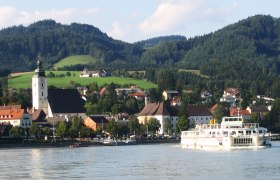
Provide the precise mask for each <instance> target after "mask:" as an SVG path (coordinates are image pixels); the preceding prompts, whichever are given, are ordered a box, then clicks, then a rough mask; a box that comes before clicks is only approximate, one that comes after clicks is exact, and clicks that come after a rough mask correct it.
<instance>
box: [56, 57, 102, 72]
mask: <svg viewBox="0 0 280 180" xmlns="http://www.w3.org/2000/svg"><path fill="white" fill-rule="evenodd" d="M95 62H96V60H95V59H94V58H92V57H91V56H89V55H74V56H69V57H66V58H63V59H62V60H60V61H59V62H58V63H55V64H54V66H53V68H54V69H58V68H63V67H65V66H76V65H78V64H80V65H86V64H89V63H95Z"/></svg>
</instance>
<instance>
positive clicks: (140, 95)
mask: <svg viewBox="0 0 280 180" xmlns="http://www.w3.org/2000/svg"><path fill="white" fill-rule="evenodd" d="M130 96H132V97H134V98H135V99H136V100H138V101H143V100H144V98H145V97H146V96H145V94H143V93H141V92H136V93H134V94H131V95H130Z"/></svg>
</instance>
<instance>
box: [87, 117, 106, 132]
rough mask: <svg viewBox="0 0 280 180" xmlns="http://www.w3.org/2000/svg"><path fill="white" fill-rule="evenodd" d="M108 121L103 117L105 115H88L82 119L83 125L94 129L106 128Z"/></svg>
mask: <svg viewBox="0 0 280 180" xmlns="http://www.w3.org/2000/svg"><path fill="white" fill-rule="evenodd" d="M108 123H109V121H108V120H107V119H106V118H105V116H88V117H87V118H85V119H84V125H85V126H86V127H88V128H90V129H92V130H94V131H96V130H97V129H102V130H105V129H107V128H108Z"/></svg>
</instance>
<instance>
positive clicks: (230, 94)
mask: <svg viewBox="0 0 280 180" xmlns="http://www.w3.org/2000/svg"><path fill="white" fill-rule="evenodd" d="M240 100H241V94H240V92H239V90H238V89H237V88H227V89H226V90H224V94H223V96H222V97H221V98H220V102H228V103H230V104H231V106H235V105H236V102H237V101H240Z"/></svg>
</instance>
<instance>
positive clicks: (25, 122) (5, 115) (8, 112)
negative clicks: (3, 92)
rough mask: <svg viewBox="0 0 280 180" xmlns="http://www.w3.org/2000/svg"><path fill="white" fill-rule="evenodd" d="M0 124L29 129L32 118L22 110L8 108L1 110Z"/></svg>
mask: <svg viewBox="0 0 280 180" xmlns="http://www.w3.org/2000/svg"><path fill="white" fill-rule="evenodd" d="M0 124H4V125H13V126H19V127H22V128H29V127H30V126H31V125H32V117H31V115H30V114H29V113H28V112H26V111H25V110H24V109H22V108H13V107H12V106H7V108H1V109H0Z"/></svg>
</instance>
